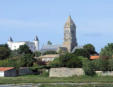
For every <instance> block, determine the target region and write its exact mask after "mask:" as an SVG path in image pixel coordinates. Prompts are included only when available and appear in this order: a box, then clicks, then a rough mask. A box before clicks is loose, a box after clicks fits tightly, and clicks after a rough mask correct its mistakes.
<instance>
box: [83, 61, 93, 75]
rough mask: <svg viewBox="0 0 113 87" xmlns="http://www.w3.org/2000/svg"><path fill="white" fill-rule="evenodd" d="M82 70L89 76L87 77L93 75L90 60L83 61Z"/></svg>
mask: <svg viewBox="0 0 113 87" xmlns="http://www.w3.org/2000/svg"><path fill="white" fill-rule="evenodd" d="M83 69H84V72H85V74H86V75H89V76H93V75H95V69H94V65H93V63H92V62H91V61H90V60H85V61H84V62H83Z"/></svg>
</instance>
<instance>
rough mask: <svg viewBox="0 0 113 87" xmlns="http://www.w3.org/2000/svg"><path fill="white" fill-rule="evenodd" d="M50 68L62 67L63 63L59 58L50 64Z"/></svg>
mask: <svg viewBox="0 0 113 87" xmlns="http://www.w3.org/2000/svg"><path fill="white" fill-rule="evenodd" d="M49 65H50V67H54V68H55V67H60V66H61V61H60V59H59V58H56V59H54V60H53V61H52V62H50V64H49Z"/></svg>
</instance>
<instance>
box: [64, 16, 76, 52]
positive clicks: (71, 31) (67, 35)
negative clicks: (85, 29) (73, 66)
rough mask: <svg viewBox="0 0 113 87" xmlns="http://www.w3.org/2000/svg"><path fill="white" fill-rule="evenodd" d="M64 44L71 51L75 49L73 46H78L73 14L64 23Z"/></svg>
mask: <svg viewBox="0 0 113 87" xmlns="http://www.w3.org/2000/svg"><path fill="white" fill-rule="evenodd" d="M63 46H64V47H66V48H67V49H68V52H71V51H72V50H73V48H74V47H76V46H77V40H76V25H75V23H74V22H73V20H72V18H71V16H69V17H68V19H67V21H66V23H65V25H64V42H63Z"/></svg>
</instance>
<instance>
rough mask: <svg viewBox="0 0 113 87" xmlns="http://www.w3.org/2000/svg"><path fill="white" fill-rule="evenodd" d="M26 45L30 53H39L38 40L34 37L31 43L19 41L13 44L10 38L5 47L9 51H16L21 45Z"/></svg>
mask: <svg viewBox="0 0 113 87" xmlns="http://www.w3.org/2000/svg"><path fill="white" fill-rule="evenodd" d="M25 44H26V45H27V46H28V47H29V49H30V50H31V51H32V52H35V51H39V40H38V37H37V36H36V37H35V38H34V41H33V42H30V41H20V42H13V39H12V37H10V38H9V40H8V42H7V45H8V47H9V48H10V49H11V50H17V49H18V48H19V47H20V46H21V45H25Z"/></svg>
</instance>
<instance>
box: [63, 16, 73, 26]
mask: <svg viewBox="0 0 113 87" xmlns="http://www.w3.org/2000/svg"><path fill="white" fill-rule="evenodd" d="M70 26H75V23H74V22H73V20H72V18H71V16H69V17H68V19H67V21H66V23H65V26H64V27H70Z"/></svg>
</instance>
